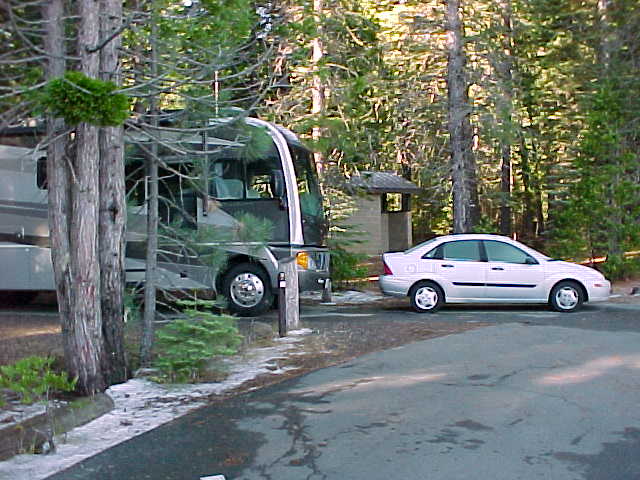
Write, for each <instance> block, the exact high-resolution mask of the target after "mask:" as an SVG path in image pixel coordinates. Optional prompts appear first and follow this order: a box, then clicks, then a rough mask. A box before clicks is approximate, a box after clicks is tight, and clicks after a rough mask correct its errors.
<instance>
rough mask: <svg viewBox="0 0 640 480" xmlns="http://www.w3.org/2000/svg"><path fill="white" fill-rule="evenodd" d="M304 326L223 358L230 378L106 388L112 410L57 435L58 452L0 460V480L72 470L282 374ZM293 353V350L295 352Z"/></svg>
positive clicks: (32, 410)
mask: <svg viewBox="0 0 640 480" xmlns="http://www.w3.org/2000/svg"><path fill="white" fill-rule="evenodd" d="M309 333H312V330H310V329H308V328H304V329H300V330H294V331H291V332H289V336H287V337H284V338H280V339H278V341H277V343H276V345H275V346H272V347H263V348H257V349H252V350H250V351H248V352H245V353H244V354H243V355H237V356H234V357H230V358H227V359H225V364H226V366H227V368H228V369H229V376H228V377H227V379H226V380H224V381H223V382H220V383H199V384H179V385H162V384H157V383H154V382H151V381H150V380H148V379H146V378H134V379H132V380H129V381H128V382H127V383H123V384H120V385H114V386H112V387H111V388H109V389H108V390H107V392H106V393H107V394H108V395H109V396H110V397H111V398H112V399H113V401H114V404H115V407H114V409H113V410H112V411H111V412H109V413H107V414H105V415H103V416H101V417H100V418H97V419H96V420H94V421H92V422H90V423H88V424H86V425H84V426H81V427H78V428H76V429H74V430H72V431H71V432H69V433H67V434H64V435H60V436H58V437H56V447H57V451H56V452H55V453H52V454H48V455H29V454H24V455H16V456H15V457H13V458H10V459H9V460H6V461H4V462H0V480H40V479H44V478H46V477H48V476H50V475H53V474H54V473H56V472H59V471H61V470H64V469H66V468H69V467H71V466H72V465H74V464H76V463H78V462H81V461H82V460H84V459H86V458H88V457H90V456H93V455H96V454H97V453H100V452H102V451H104V450H106V449H108V448H110V447H113V446H114V445H117V444H118V443H121V442H124V441H125V440H128V439H130V438H132V437H134V436H136V435H140V434H142V433H144V432H147V431H149V430H152V429H154V428H156V427H159V426H160V425H162V424H164V423H167V422H170V421H171V420H174V419H175V418H178V417H180V416H182V415H184V414H186V413H188V412H190V411H192V410H195V409H197V408H199V407H202V406H204V405H207V404H208V399H209V397H211V396H212V395H220V394H223V393H225V392H229V391H231V390H233V389H234V388H237V387H239V386H241V385H242V384H244V383H245V382H247V381H249V380H253V379H255V378H256V377H258V376H259V375H262V374H265V373H268V374H272V375H281V374H284V373H286V372H288V371H291V370H295V369H296V367H280V366H279V364H278V363H279V362H278V361H279V360H283V359H286V357H287V356H288V355H290V354H291V353H290V350H294V349H298V348H299V346H298V345H299V343H298V342H300V341H301V340H302V336H304V335H308V334H309ZM296 353H297V352H296ZM42 410H43V407H42V406H33V407H29V408H25V409H24V410H23V411H20V412H13V413H14V416H15V417H16V418H24V416H23V415H26V414H28V415H34V414H37V413H39V412H40V411H42Z"/></svg>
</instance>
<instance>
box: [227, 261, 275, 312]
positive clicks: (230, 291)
mask: <svg viewBox="0 0 640 480" xmlns="http://www.w3.org/2000/svg"><path fill="white" fill-rule="evenodd" d="M222 288H223V295H224V296H225V298H226V299H227V302H228V308H229V310H230V311H231V312H232V313H235V314H236V315H240V316H242V317H255V316H257V315H261V314H263V313H265V312H266V311H267V310H269V308H270V307H271V305H272V304H273V292H272V291H271V285H270V283H269V277H268V275H267V273H266V272H265V271H264V269H263V268H262V267H260V266H259V265H255V264H253V263H241V264H240V265H236V266H235V267H233V268H232V269H231V270H229V271H228V272H227V273H226V275H225V276H224V281H223V283H222Z"/></svg>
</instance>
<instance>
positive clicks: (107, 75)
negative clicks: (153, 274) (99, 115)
mask: <svg viewBox="0 0 640 480" xmlns="http://www.w3.org/2000/svg"><path fill="white" fill-rule="evenodd" d="M100 4H101V10H102V15H101V18H100V20H101V28H100V32H101V33H100V37H101V39H107V38H109V37H110V36H111V35H112V34H113V32H115V31H117V29H118V28H120V26H121V23H122V0H101V2H100ZM120 43H121V42H120V37H119V36H116V37H114V38H113V39H112V40H111V41H110V42H108V43H107V44H106V45H105V46H104V47H103V48H102V49H101V50H100V70H101V72H100V76H101V78H102V79H103V80H108V81H112V82H115V83H118V84H119V83H120V78H119V65H118V48H119V46H120ZM99 179H100V224H99V232H100V234H99V235H100V236H99V238H100V245H99V246H100V287H101V292H100V298H101V310H102V332H103V336H104V356H103V361H102V365H103V366H102V370H103V372H104V375H105V380H106V382H107V384H108V385H112V384H114V383H122V382H124V381H126V380H127V359H126V354H125V348H124V282H125V279H124V271H125V270H124V256H125V225H126V220H127V206H126V201H125V171H124V135H123V128H122V127H106V128H103V129H102V130H101V132H100V173H99Z"/></svg>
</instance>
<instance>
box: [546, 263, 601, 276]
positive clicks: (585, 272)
mask: <svg viewBox="0 0 640 480" xmlns="http://www.w3.org/2000/svg"><path fill="white" fill-rule="evenodd" d="M545 269H546V271H547V272H548V273H554V272H566V273H576V274H579V275H582V276H585V277H592V278H604V275H602V274H601V273H600V272H599V271H597V270H596V269H595V268H591V267H587V266H585V265H579V264H577V263H571V262H565V261H564V260H551V261H547V262H545Z"/></svg>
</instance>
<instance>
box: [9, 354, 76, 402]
mask: <svg viewBox="0 0 640 480" xmlns="http://www.w3.org/2000/svg"><path fill="white" fill-rule="evenodd" d="M53 361H54V359H53V358H52V357H35V356H34V357H27V358H23V359H22V360H19V361H17V362H16V363H14V364H13V365H3V366H1V367H0V387H1V388H7V389H9V390H11V391H13V392H16V393H17V394H18V395H20V401H21V402H22V403H25V404H30V403H34V402H37V401H41V400H47V399H48V398H49V396H50V394H51V393H54V392H70V391H73V389H74V388H75V386H76V382H77V378H76V379H74V380H70V379H69V376H68V375H67V374H66V373H55V372H53V371H52V370H51V365H52V363H53Z"/></svg>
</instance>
